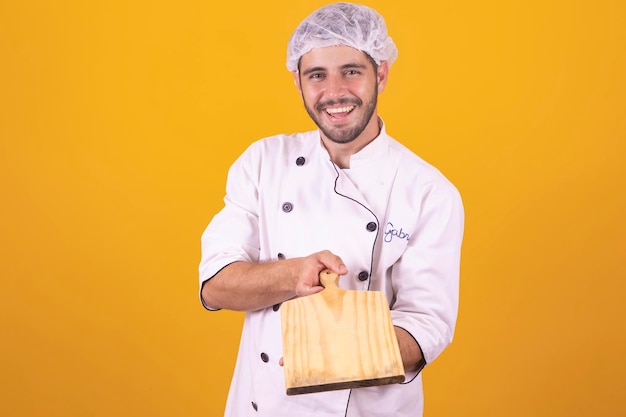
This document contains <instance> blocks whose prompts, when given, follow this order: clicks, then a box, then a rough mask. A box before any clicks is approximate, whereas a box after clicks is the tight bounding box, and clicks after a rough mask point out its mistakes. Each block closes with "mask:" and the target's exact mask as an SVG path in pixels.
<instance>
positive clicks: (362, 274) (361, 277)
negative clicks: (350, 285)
mask: <svg viewBox="0 0 626 417" xmlns="http://www.w3.org/2000/svg"><path fill="white" fill-rule="evenodd" d="M369 277H370V274H368V273H367V271H361V272H359V281H365V280H366V279H368V278H369Z"/></svg>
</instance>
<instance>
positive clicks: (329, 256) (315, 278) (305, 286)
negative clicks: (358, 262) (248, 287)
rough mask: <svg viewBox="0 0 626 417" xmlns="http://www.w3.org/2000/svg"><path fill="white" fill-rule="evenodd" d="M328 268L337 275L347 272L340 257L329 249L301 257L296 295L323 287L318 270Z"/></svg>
mask: <svg viewBox="0 0 626 417" xmlns="http://www.w3.org/2000/svg"><path fill="white" fill-rule="evenodd" d="M325 269H330V270H331V271H333V272H336V273H337V274H339V275H345V274H347V273H348V268H346V266H345V265H344V263H343V261H342V260H341V258H340V257H339V256H337V255H335V254H333V253H332V252H330V251H327V250H325V251H321V252H316V253H313V254H311V255H309V256H307V257H305V258H303V259H302V266H301V269H300V272H299V275H298V281H297V283H296V296H298V297H305V296H307V295H312V294H315V293H318V292H320V291H322V290H323V289H324V287H322V285H321V283H320V272H322V271H323V270H325Z"/></svg>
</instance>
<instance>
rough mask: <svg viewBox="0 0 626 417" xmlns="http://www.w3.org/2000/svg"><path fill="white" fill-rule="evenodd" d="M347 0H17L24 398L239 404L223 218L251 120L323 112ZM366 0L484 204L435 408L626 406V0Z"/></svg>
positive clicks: (8, 22)
mask: <svg viewBox="0 0 626 417" xmlns="http://www.w3.org/2000/svg"><path fill="white" fill-rule="evenodd" d="M325 3H326V2H322V1H307V2H304V1H295V2H294V1H286V0H267V1H263V2H252V1H249V2H247V3H246V2H242V1H226V2H214V1H208V0H204V1H197V0H180V1H176V2H172V1H144V0H141V1H120V0H114V1H106V2H105V1H99V2H89V1H71V0H59V1H43V0H42V1H24V2H19V1H9V0H2V2H1V4H0V60H1V61H0V190H1V193H2V194H1V195H2V201H1V204H0V214H1V217H0V236H1V242H2V243H1V247H0V277H1V286H0V294H1V302H0V337H1V342H0V343H1V345H0V346H1V348H0V349H1V351H0V353H1V355H0V379H1V389H0V415H2V416H11V417H16V416H64V417H65V416H92V417H100V416H102V417H104V416H107V417H108V416H148V415H149V416H154V417H160V416H187V417H192V416H198V417H200V416H219V415H221V413H222V410H223V406H224V401H225V398H226V392H227V389H228V385H229V381H230V376H231V372H232V368H233V365H234V359H235V353H236V349H237V343H238V339H239V333H240V328H241V319H242V315H241V314H238V313H232V312H220V313H209V312H205V311H204V310H203V309H202V307H201V305H200V303H199V302H198V298H197V263H198V261H199V258H200V248H199V239H200V234H201V233H202V231H203V229H204V227H205V226H206V224H207V223H208V221H209V220H210V219H211V217H212V215H213V214H214V213H215V212H216V211H217V210H218V209H219V208H220V207H221V206H222V197H223V191H224V182H225V178H226V171H227V168H228V166H229V165H230V164H231V163H232V162H233V160H234V158H235V157H236V156H237V155H238V154H239V153H240V152H241V151H243V149H244V148H245V147H246V146H247V145H248V144H249V143H250V142H251V141H253V140H256V139H258V138H260V137H263V136H268V135H271V134H275V133H282V132H293V131H301V130H309V129H312V128H313V125H312V123H311V122H310V120H309V119H308V116H307V115H306V113H305V112H304V111H303V108H302V105H301V102H300V99H299V97H298V95H297V93H296V90H295V88H294V86H293V82H292V80H291V78H290V75H289V74H288V72H287V71H286V69H285V67H284V52H285V47H286V43H287V39H288V37H289V35H290V33H291V31H292V30H293V29H294V28H295V26H296V24H297V23H298V22H299V21H300V19H302V18H304V17H305V16H306V15H307V14H308V13H309V12H311V11H312V10H313V9H315V8H317V7H318V6H321V5H323V4H325ZM367 4H369V5H371V6H374V7H375V8H377V9H378V10H379V11H380V12H381V13H382V14H383V15H384V16H385V17H386V20H387V23H388V26H389V28H390V33H391V35H392V37H393V38H394V40H395V41H396V43H397V45H398V48H399V51H400V55H399V59H398V61H397V63H396V64H395V65H394V66H393V68H392V71H391V74H390V81H389V84H388V85H387V90H386V91H385V92H384V94H383V95H382V96H381V104H380V107H381V109H380V112H381V114H382V116H383V117H384V119H385V121H386V123H387V126H388V131H389V133H390V134H391V135H392V136H394V137H396V138H397V139H399V140H401V141H402V142H404V143H405V144H407V145H408V146H409V147H410V148H412V149H413V150H415V151H416V152H417V153H418V154H420V155H421V156H422V157H424V158H425V159H426V160H428V161H430V162H431V163H433V164H434V165H436V166H437V167H439V168H440V169H441V170H442V171H443V172H444V173H445V174H446V175H447V176H448V177H449V178H450V179H451V180H452V181H453V182H454V183H455V184H456V185H457V186H458V188H459V190H460V191H461V194H462V195H463V198H464V203H465V206H466V220H467V224H466V235H465V241H464V248H463V259H462V285H461V296H462V299H461V308H460V316H459V321H458V328H457V333H456V338H455V340H454V343H453V344H452V345H451V346H450V348H449V349H448V350H446V351H445V353H444V354H443V355H442V356H441V357H440V358H439V359H438V361H436V362H434V363H433V364H432V365H430V366H429V367H428V368H427V369H426V370H425V372H424V375H425V383H426V388H425V390H426V415H427V416H430V417H434V416H481V417H488V416H507V417H515V416H616V417H617V416H624V415H626V405H625V403H624V392H625V390H626V384H625V383H624V380H625V378H624V375H625V374H626V360H625V358H624V356H625V354H626V332H625V331H624V328H625V327H626V326H625V321H626V320H625V317H626V300H625V299H624V298H625V297H624V296H625V293H626V256H625V255H626V237H625V236H626V227H625V223H626V222H625V220H624V212H625V210H626V196H625V189H626V168H625V165H626V160H625V158H624V153H625V151H626V145H625V144H624V142H625V141H626V3H625V2H624V1H617V0H595V1H551V0H541V1H527V2H519V1H515V2H513V1H502V0H492V1H488V0H476V1H428V2H427V1H415V2H412V1H406V0H402V1H400V0H379V1H374V0H372V1H368V3H367Z"/></svg>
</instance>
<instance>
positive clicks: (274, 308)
mask: <svg viewBox="0 0 626 417" xmlns="http://www.w3.org/2000/svg"><path fill="white" fill-rule="evenodd" d="M279 308H280V303H278V304H274V305H273V306H272V310H274V311H278V309H279Z"/></svg>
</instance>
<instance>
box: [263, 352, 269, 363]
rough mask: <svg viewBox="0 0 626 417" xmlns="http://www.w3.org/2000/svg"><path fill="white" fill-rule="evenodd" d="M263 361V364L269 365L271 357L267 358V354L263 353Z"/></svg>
mask: <svg viewBox="0 0 626 417" xmlns="http://www.w3.org/2000/svg"><path fill="white" fill-rule="evenodd" d="M261 360H262V361H263V362H265V363H267V362H269V361H270V357H269V356H267V353H265V352H263V353H261Z"/></svg>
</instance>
